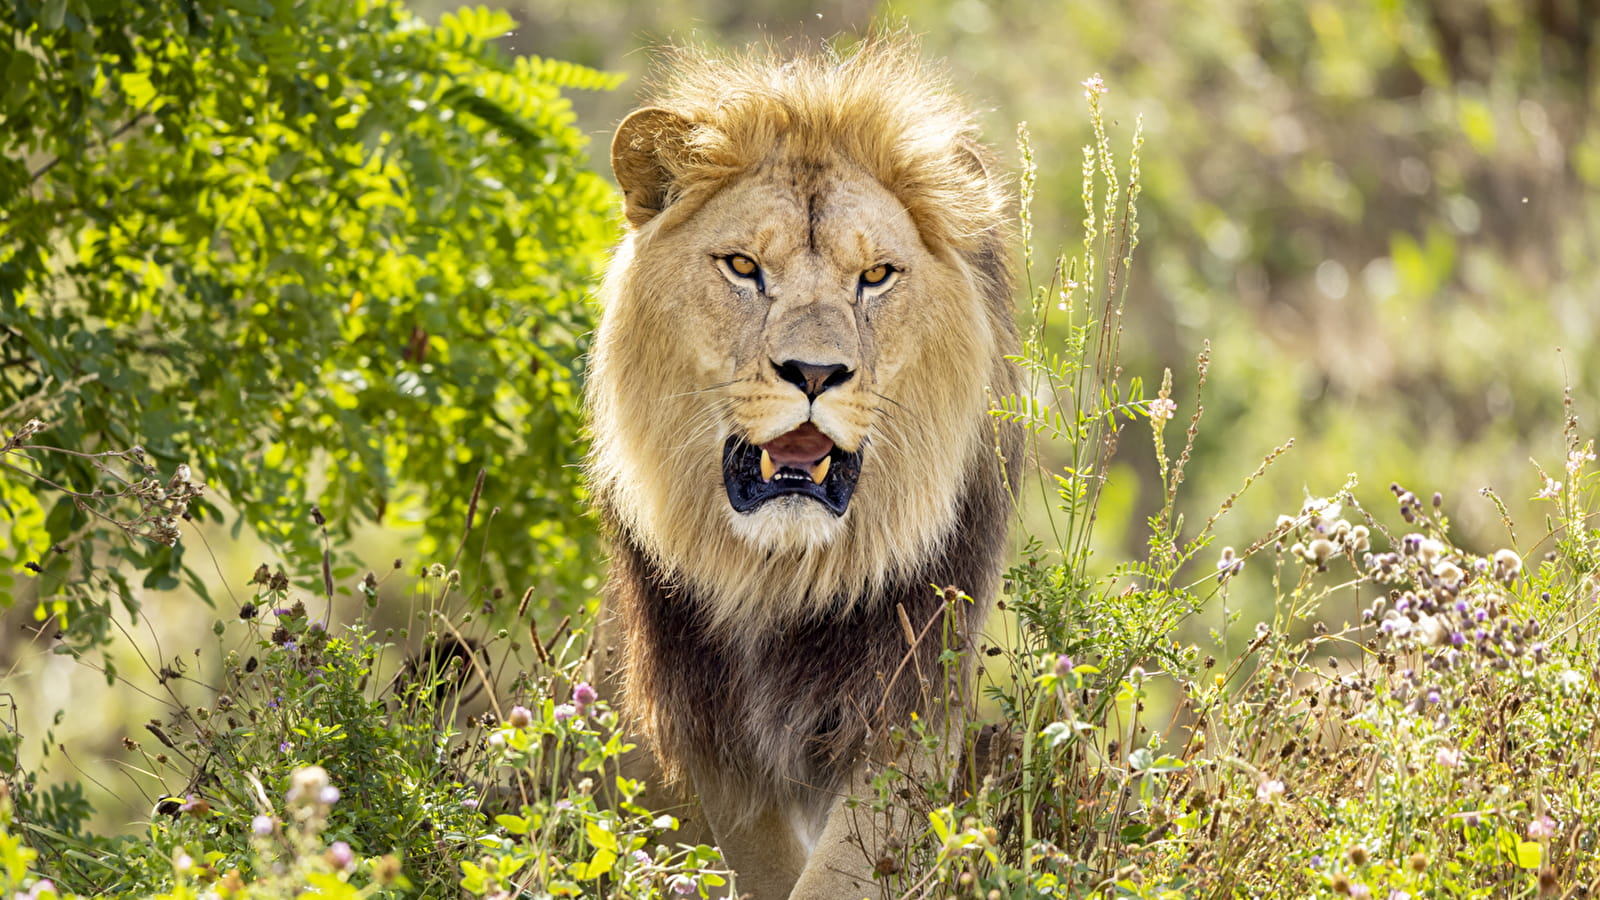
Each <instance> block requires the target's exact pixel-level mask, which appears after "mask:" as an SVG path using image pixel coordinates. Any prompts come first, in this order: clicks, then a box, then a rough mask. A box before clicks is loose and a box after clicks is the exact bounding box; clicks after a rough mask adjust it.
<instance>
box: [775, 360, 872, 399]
mask: <svg viewBox="0 0 1600 900" xmlns="http://www.w3.org/2000/svg"><path fill="white" fill-rule="evenodd" d="M772 367H773V368H774V369H777V370H778V377H779V378H782V379H783V380H784V381H787V382H789V383H790V384H792V385H794V386H795V387H797V388H799V389H800V390H802V391H805V392H806V397H807V398H809V399H811V400H815V399H817V395H818V394H821V393H822V392H823V391H825V390H827V389H828V388H833V387H838V386H839V385H841V384H844V383H845V382H846V381H849V380H850V379H851V378H852V377H853V376H854V375H855V374H856V373H855V372H854V371H852V370H851V369H850V368H849V367H848V366H842V365H839V364H837V363H834V364H831V365H817V364H816V363H805V362H800V361H799V360H797V359H791V360H789V361H788V362H781V363H780V362H775V363H773V364H772Z"/></svg>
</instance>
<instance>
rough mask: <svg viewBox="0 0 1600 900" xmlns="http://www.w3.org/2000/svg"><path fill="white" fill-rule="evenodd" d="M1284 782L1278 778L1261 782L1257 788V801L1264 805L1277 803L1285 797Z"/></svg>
mask: <svg viewBox="0 0 1600 900" xmlns="http://www.w3.org/2000/svg"><path fill="white" fill-rule="evenodd" d="M1283 792H1284V786H1283V782H1282V781H1279V780H1278V779H1276V778H1273V779H1270V780H1268V781H1263V782H1261V784H1260V786H1259V787H1257V788H1256V799H1257V800H1260V801H1261V802H1262V803H1276V802H1277V801H1278V800H1279V799H1281V798H1282V797H1283Z"/></svg>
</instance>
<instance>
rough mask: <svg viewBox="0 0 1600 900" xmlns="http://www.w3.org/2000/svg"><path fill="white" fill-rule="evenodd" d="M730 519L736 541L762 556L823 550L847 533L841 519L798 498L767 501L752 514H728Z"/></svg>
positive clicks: (809, 500) (813, 502)
mask: <svg viewBox="0 0 1600 900" xmlns="http://www.w3.org/2000/svg"><path fill="white" fill-rule="evenodd" d="M729 519H730V520H731V522H730V524H731V526H732V531H733V534H734V536H735V537H736V538H737V539H739V540H741V541H744V542H745V543H747V544H749V545H751V546H753V547H756V548H758V549H760V550H761V551H762V552H763V553H773V554H779V555H788V554H799V553H808V552H816V551H819V550H822V549H823V548H825V547H828V546H829V545H831V544H833V543H834V542H836V541H838V540H839V539H840V537H841V536H842V535H843V534H844V532H845V529H846V526H845V520H844V519H842V518H840V517H839V516H835V515H834V514H833V513H832V512H830V511H828V510H827V509H825V508H824V507H823V506H822V504H820V503H818V502H817V501H815V500H812V499H810V498H807V497H802V496H800V495H797V494H789V495H787V496H782V497H776V498H774V499H772V500H768V501H767V502H765V503H763V504H761V506H760V507H759V508H757V509H755V510H753V511H751V512H747V513H740V512H731V513H730V515H729Z"/></svg>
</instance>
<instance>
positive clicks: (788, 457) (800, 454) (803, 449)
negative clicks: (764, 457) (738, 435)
mask: <svg viewBox="0 0 1600 900" xmlns="http://www.w3.org/2000/svg"><path fill="white" fill-rule="evenodd" d="M761 449H763V450H765V451H767V453H768V455H770V456H771V457H772V461H773V463H774V464H776V465H777V466H778V468H780V469H781V468H783V467H784V466H789V467H792V468H796V469H805V470H809V469H810V468H811V465H812V463H815V462H816V461H817V460H819V459H821V458H822V457H824V456H827V455H828V453H829V452H831V451H832V450H833V440H832V439H830V438H829V437H828V436H827V435H825V434H823V433H822V432H821V431H819V430H818V429H817V426H815V425H813V424H811V423H810V422H807V423H805V424H804V425H801V426H800V427H799V428H796V429H795V430H793V431H791V432H789V433H788V434H785V435H781V436H779V437H778V438H776V439H774V440H771V441H768V442H766V443H765V444H762V445H761Z"/></svg>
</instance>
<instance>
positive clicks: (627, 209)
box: [611, 106, 693, 228]
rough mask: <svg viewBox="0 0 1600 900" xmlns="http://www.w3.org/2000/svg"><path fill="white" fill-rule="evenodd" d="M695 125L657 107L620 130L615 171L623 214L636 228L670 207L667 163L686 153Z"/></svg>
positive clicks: (638, 113) (614, 153) (630, 118)
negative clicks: (671, 157)
mask: <svg viewBox="0 0 1600 900" xmlns="http://www.w3.org/2000/svg"><path fill="white" fill-rule="evenodd" d="M692 127H693V125H692V124H691V123H690V122H689V120H688V119H685V118H684V117H683V116H680V115H678V114H677V113H675V112H672V111H671V110H666V109H662V108H660V107H656V106H649V107H645V108H644V109H640V110H635V111H634V112H633V113H632V114H630V115H629V116H628V117H627V118H626V119H623V120H622V124H621V125H618V126H617V136H616V137H615V138H613V139H612V140H611V171H612V173H613V174H614V175H616V176H617V185H618V186H619V187H621V188H622V206H623V214H624V215H626V216H627V217H628V221H629V222H631V223H632V224H633V226H634V227H635V228H637V227H639V226H641V225H643V224H644V223H646V222H648V221H650V220H651V219H653V218H655V217H656V215H657V214H659V213H660V212H661V211H662V210H663V209H665V208H666V206H667V197H668V194H669V189H670V188H671V186H672V184H671V182H672V173H671V170H669V169H668V168H667V166H666V164H665V162H664V159H665V157H666V156H667V155H668V154H677V153H679V152H681V151H682V149H683V146H684V142H685V140H686V139H687V138H688V135H689V129H690V128H692Z"/></svg>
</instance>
